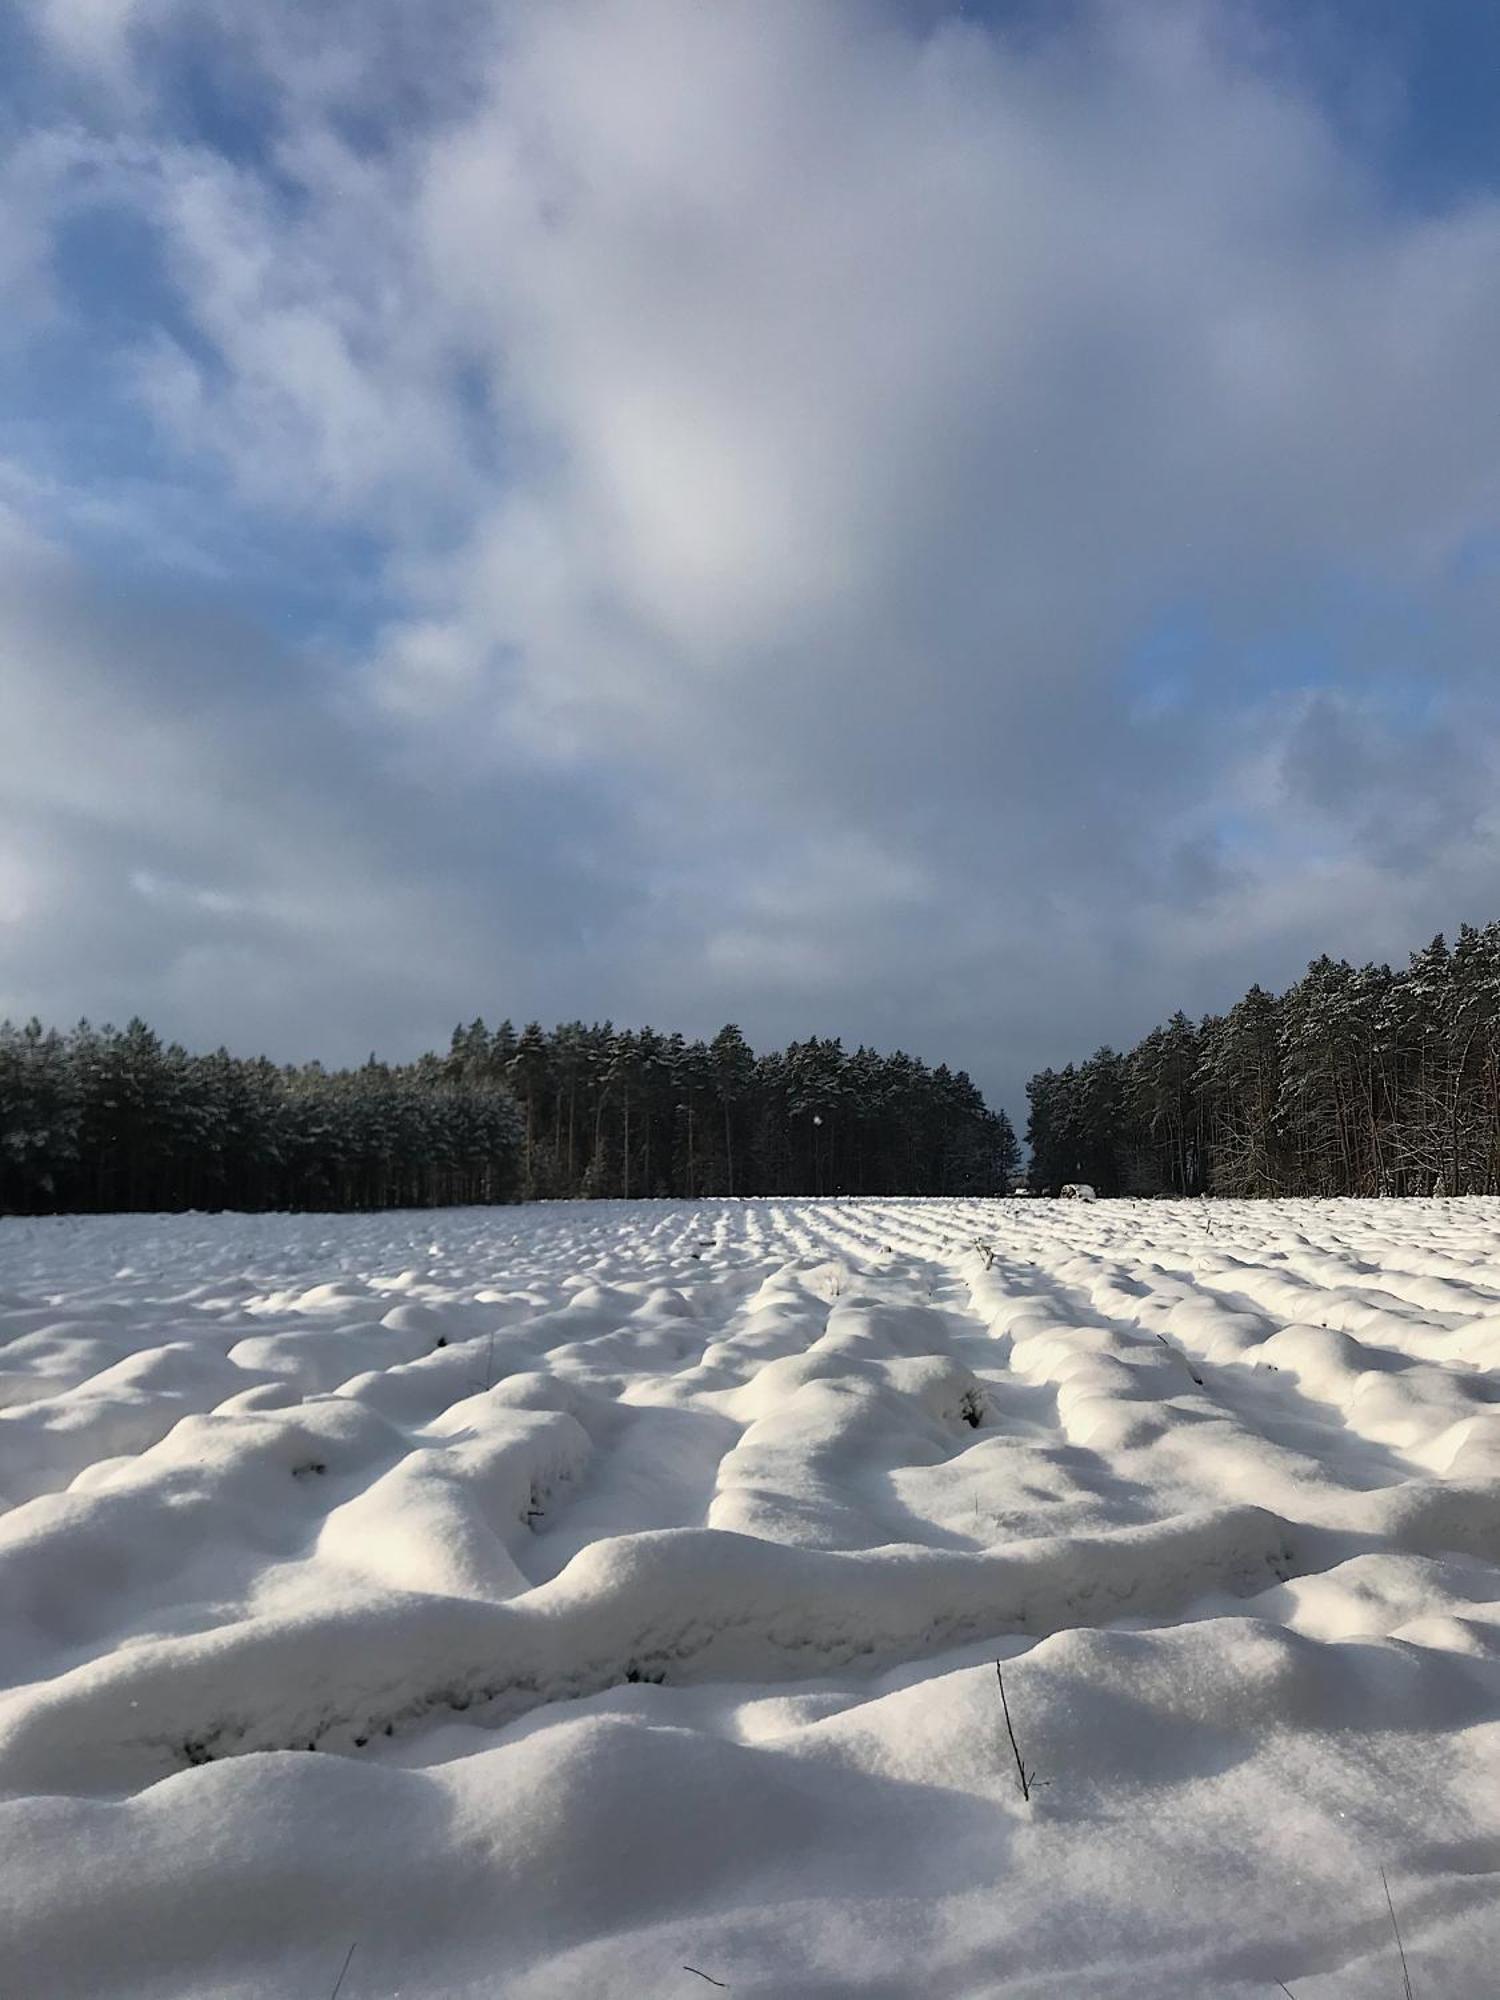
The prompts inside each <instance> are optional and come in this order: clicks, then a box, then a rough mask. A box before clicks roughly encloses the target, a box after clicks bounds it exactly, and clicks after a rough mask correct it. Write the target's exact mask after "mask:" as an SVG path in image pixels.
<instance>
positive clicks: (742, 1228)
mask: <svg viewBox="0 0 1500 2000" xmlns="http://www.w3.org/2000/svg"><path fill="white" fill-rule="evenodd" d="M0 1506H3V1508H4V1509H5V1510H6V1511H4V1512H3V1513H0V1607H3V1617H0V1653H3V1662H0V1686H3V1691H0V1864H3V1865H0V1994H4V1995H5V1996H7V2000H9V1996H11V1995H17V1996H21V1995H25V1996H38V2000H41V1997H42V1996H45V2000H69V1996H74V1995H77V1996H96V1995H103V1994H108V1995H139V1996H161V1997H162V2000H165V1996H189V1995H191V1996H194V2000H203V1996H209V1995H222V1996H235V2000H249V1996H252V1995H253V1996H267V2000H269V1996H273V1995H274V1996H276V2000H286V1996H303V1995H305V1996H308V2000H327V1996H328V1995H329V1994H330V1993H331V1992H332V1990H333V1988H334V1985H335V1982H336V1981H337V1980H338V1978H339V1975H340V1971H341V1968H342V1967H343V1966H344V1962H345V1959H346V1958H348V1955H349V1952H350V1947H351V1946H352V1947H353V1955H352V1958H349V1961H348V1966H347V1971H346V1972H345V1975H344V1980H343V1985H342V1988H341V1992H340V2000H371V1996H375V1995H382V1996H384V1995H394V1994H397V1993H399V1994H402V1995H406V1996H414V1995H465V1996H480V1995H485V1996H491V1995H505V1996H517V1997H518V2000H532V1997H533V1996H543V1995H548V1996H551V1995H558V1996H570V1995H575V1994H577V1995H589V1996H619V2000H657V1996H672V1995H678V1994H682V1995H694V1994H705V1993H709V1992H712V1991H713V1990H714V1987H713V1986H710V1985H709V1984H707V1983H706V1981H707V1980H712V1981H714V1982H716V1983H717V1984H719V1985H722V1986H723V1987H725V1988H727V1989H728V1990H729V1991H730V1992H732V1993H733V1994H734V1995H736V1996H745V1995H756V1996H762V2000H771V1996H775V1997H776V2000H788V1996H791V2000H803V1996H809V2000H811V1997H812V1996H817V1997H818V2000H824V1997H825V1996H826V1997H828V2000H831V1996H836V1995H838V1996H842V1995H854V1994H875V1995H884V1996H889V2000H909V1996H912V1995H922V1996H924V2000H928V1996H930V2000H940V1996H952V2000H959V1996H969V1995H979V1994H985V1995H988V1994H995V1995H1007V1996H1029V1997H1030V2000H1040V1996H1043V1995H1046V1996H1053V1995H1067V1996H1089V1997H1090V2000H1105V1996H1108V2000H1118V1997H1119V1996H1121V1995H1135V1994H1140V1995H1148V1994H1149V1995H1152V1996H1155V2000H1167V1996H1181V2000H1206V1996H1213V2000H1241V1996H1243V2000H1249V1996H1252V1995H1254V1996H1257V2000H1267V1996H1275V1995H1276V1993H1277V1990H1278V1988H1277V1982H1278V1981H1280V1982H1284V1983H1285V1985H1286V1987H1288V1988H1289V1989H1290V1990H1291V1992H1292V1993H1293V1994H1294V1995H1295V1996H1296V2000H1344V1996H1347V1997H1348V2000H1354V1997H1355V1996H1359V2000H1366V1996H1370V1995H1374V1994H1377V1993H1392V1994H1397V1995H1399V1994H1400V1992H1401V1991H1402V1986H1401V1979H1402V1973H1401V1968H1400V1962H1399V1958H1398V1955H1397V1945H1396V1942H1395V1938H1394V1935H1393V1929H1392V1917H1391V1910H1390V1908H1389V1907H1388V1905H1387V1900H1386V1894H1385V1890H1384V1888H1383V1886H1382V1882H1381V1871H1382V1869H1384V1870H1385V1872H1386V1875H1387V1877H1388V1880H1389V1885H1390V1893H1391V1903H1392V1904H1393V1906H1394V1909H1395V1912H1396V1915H1397V1918H1398V1921H1399V1924H1400V1930H1401V1937H1402V1940H1403V1942H1404V1947H1405V1951H1406V1954H1407V1958H1408V1961H1409V1964H1410V1971H1411V1976H1412V1982H1413V1988H1414V1991H1415V1992H1416V1993H1417V1994H1418V1995H1419V1996H1424V2000H1426V1996H1431V2000H1437V1996H1448V2000H1453V1996H1468V1995H1480V1994H1484V1993H1489V1992H1492V1991H1493V1990H1494V1986H1495V1981H1494V1977H1493V1967H1494V1965H1495V1963H1496V1953H1497V1951H1500V1898H1497V1896H1496V1892H1495V1878H1496V1875H1497V1874H1500V1202H1496V1201H1482V1200H1473V1201H1436V1202H1404V1203H1397V1202H1387V1203H1376V1202H1369V1203H1358V1202H1344V1203H1318V1202H1287V1203H1280V1204H1262V1203H1244V1204H1238V1203H1212V1204H1210V1203H1186V1202H1183V1203H1166V1202H1150V1203H1144V1202H1142V1203H1137V1202H1101V1203H1099V1204H1097V1205H1088V1204H1073V1203H1060V1202H1040V1201H1030V1202H1020V1201H1012V1202H1001V1201H968V1202H965V1201H848V1202H840V1201H827V1202H801V1201H799V1202H773V1201H744V1202H723V1203H700V1204H696V1205H693V1204H686V1203H670V1204H668V1203H605V1204H593V1205H571V1204H568V1205H552V1206H539V1207H535V1208H529V1209H499V1210H472V1209H471V1210H451V1211H439V1212H435V1213H402V1214H395V1215H389V1214H387V1215H380V1216H371V1217H362V1216H340V1217H326V1216H293V1217H287V1216H274V1217H272V1216H261V1217H243V1216H201V1215H189V1216H176V1217H166V1218H160V1217H129V1218H123V1217H122V1218H111V1217H103V1218H90V1219H86V1220H79V1219H69V1218H61V1219H45V1220H34V1221H16V1220H12V1221H7V1222H0ZM997 1661H999V1662H1001V1663H1002V1664H1003V1668H1004V1689H1005V1696H1006V1701H1007V1705H1008V1707H1009V1711H1010V1718H1011V1722H1012V1724H1013V1725H1014V1733H1015V1738H1016V1744H1015V1747H1013V1746H1012V1743H1011V1740H1010V1736H1009V1734H1008V1732H1007V1729H1006V1724H1005V1720H1004V1716H1003V1714H1002V1709H1001V1704H1000V1689H999V1686H998V1685H997V1676H996V1662H997ZM309 1753H312V1754H309ZM1018 1753H1019V1755H1020V1757H1021V1759H1022V1761H1023V1763H1024V1766H1025V1768H1026V1770H1027V1771H1028V1773H1029V1772H1031V1771H1032V1770H1033V1769H1034V1770H1035V1772H1036V1774H1037V1776H1038V1777H1039V1779H1040V1780H1041V1781H1043V1782H1042V1783H1041V1784H1040V1786H1039V1787H1038V1788H1037V1789H1036V1790H1035V1791H1034V1792H1033V1794H1032V1796H1031V1798H1030V1800H1029V1801H1023V1799H1022V1796H1021V1788H1020V1784H1019V1782H1018V1771H1017V1754H1018Z"/></svg>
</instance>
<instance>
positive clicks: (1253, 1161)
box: [1027, 922, 1500, 1195]
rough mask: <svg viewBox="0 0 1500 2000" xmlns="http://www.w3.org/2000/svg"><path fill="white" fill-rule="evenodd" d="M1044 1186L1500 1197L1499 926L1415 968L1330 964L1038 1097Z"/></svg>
mask: <svg viewBox="0 0 1500 2000" xmlns="http://www.w3.org/2000/svg"><path fill="white" fill-rule="evenodd" d="M1027 1098H1028V1100H1029V1103H1030V1119H1029V1122H1028V1126H1027V1138H1028V1140H1029V1143H1030V1145H1031V1150H1032V1161H1031V1170H1030V1181H1031V1185H1032V1186H1033V1187H1034V1188H1036V1189H1037V1190H1039V1191H1050V1190H1053V1189H1056V1188H1057V1187H1059V1186H1061V1185H1063V1184H1065V1183H1067V1182H1069V1181H1087V1182H1090V1183H1091V1184H1092V1185H1093V1186H1095V1187H1096V1188H1097V1189H1098V1190H1099V1192H1100V1193H1101V1194H1220V1195H1381V1194H1391V1195H1405V1194H1497V1193H1500V922H1497V923H1490V924H1487V925H1485V926H1483V927H1482V928H1478V927H1475V926H1473V925H1469V924H1465V925H1464V926H1463V927H1462V928H1461V930H1460V931H1459V934H1458V937H1457V939H1456V941H1455V942H1454V944H1453V945H1452V946H1450V945H1449V944H1448V943H1447V942H1446V940H1445V939H1444V938H1443V937H1441V936H1438V937H1435V938H1434V939H1433V941H1432V943H1431V944H1430V945H1428V946H1427V947H1426V948H1425V950H1422V951H1418V952H1413V953H1412V954H1411V958H1410V961H1409V963H1408V964H1407V966H1406V967H1405V968H1404V969H1402V970H1401V971H1396V972H1393V971H1392V970H1391V968H1390V967H1389V966H1386V965H1363V966H1354V965H1350V964H1348V963H1347V962H1346V961H1344V960H1342V959H1332V958H1327V957H1324V958H1319V959H1315V960H1314V961H1313V963H1312V964H1311V965H1309V967H1308V968H1307V972H1306V974H1305V975H1304V977H1303V978H1301V979H1300V980H1298V981H1297V983H1296V984H1295V985H1294V986H1291V987H1289V988H1288V989H1287V991H1286V992H1285V993H1282V994H1280V995H1279V996H1278V995H1276V994H1273V993H1269V992H1267V991H1266V990H1265V989H1264V988H1263V987H1260V986H1252V987H1251V989H1250V991H1249V992H1248V993H1247V994H1246V995H1245V996H1244V998H1243V999H1242V1000H1240V1001H1238V1002H1237V1003H1236V1004H1235V1005H1234V1006H1233V1007H1231V1008H1230V1009H1229V1010H1228V1012H1227V1013H1224V1014H1211V1015H1208V1016H1207V1017H1206V1018H1205V1019H1203V1020H1201V1021H1197V1022H1194V1021H1191V1020H1189V1018H1188V1017H1187V1015H1186V1014H1184V1013H1181V1012H1178V1013H1176V1014H1174V1015H1173V1016H1172V1018H1171V1019H1170V1020H1169V1021H1168V1022H1166V1023H1165V1025H1163V1026H1162V1027H1158V1028H1153V1029H1152V1031H1151V1032H1150V1034H1148V1035H1147V1036H1146V1037H1145V1038H1144V1040H1142V1041H1141V1042H1139V1043H1138V1044H1137V1045H1136V1047H1134V1048H1133V1049H1131V1050H1129V1051H1128V1052H1127V1053H1125V1054H1120V1053H1118V1052H1117V1051H1116V1050H1114V1049H1110V1048H1102V1049H1099V1050H1097V1051H1096V1053H1095V1054H1094V1055H1092V1056H1091V1057H1090V1058H1089V1059H1088V1061H1087V1062H1082V1063H1077V1064H1072V1063H1070V1064H1069V1065H1068V1066H1067V1068H1065V1069H1062V1070H1053V1069H1047V1070H1043V1071H1042V1072H1041V1074H1040V1075H1038V1076H1034V1077H1033V1078H1032V1079H1031V1081H1030V1083H1029V1084H1028V1085H1027Z"/></svg>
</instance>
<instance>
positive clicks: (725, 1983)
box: [682, 1965, 729, 1993]
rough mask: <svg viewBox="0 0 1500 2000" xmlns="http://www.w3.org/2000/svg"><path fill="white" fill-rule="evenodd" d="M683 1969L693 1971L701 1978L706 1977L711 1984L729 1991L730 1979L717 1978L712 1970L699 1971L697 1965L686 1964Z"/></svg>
mask: <svg viewBox="0 0 1500 2000" xmlns="http://www.w3.org/2000/svg"><path fill="white" fill-rule="evenodd" d="M682 1969H683V1971H684V1972H691V1973H693V1974H694V1975H695V1976H696V1977H697V1978H699V1979H706V1980H707V1981H708V1983H709V1985H710V1986H718V1987H721V1988H722V1989H723V1991H724V1992H726V1993H727V1992H728V1991H729V1983H728V1981H727V1980H723V1979H715V1978H714V1976H713V1974H712V1973H711V1972H699V1971H698V1968H697V1966H696V1965H685V1966H684V1967H683V1968H682Z"/></svg>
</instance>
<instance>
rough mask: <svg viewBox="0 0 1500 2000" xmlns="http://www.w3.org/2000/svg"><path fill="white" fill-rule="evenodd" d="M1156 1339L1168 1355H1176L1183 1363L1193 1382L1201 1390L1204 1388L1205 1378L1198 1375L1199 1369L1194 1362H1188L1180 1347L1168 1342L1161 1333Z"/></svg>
mask: <svg viewBox="0 0 1500 2000" xmlns="http://www.w3.org/2000/svg"><path fill="white" fill-rule="evenodd" d="M1156 1337H1157V1339H1158V1340H1159V1341H1160V1342H1161V1344H1162V1346H1163V1347H1164V1348H1165V1349H1166V1350H1167V1352H1168V1354H1175V1355H1176V1356H1177V1359H1178V1360H1179V1361H1180V1362H1181V1363H1182V1365H1183V1367H1184V1368H1185V1369H1186V1370H1187V1372H1188V1373H1189V1375H1191V1376H1192V1378H1193V1380H1194V1381H1195V1382H1196V1383H1197V1384H1198V1387H1199V1388H1200V1389H1201V1388H1202V1387H1203V1377H1202V1376H1201V1375H1200V1374H1199V1373H1198V1371H1197V1369H1196V1368H1195V1367H1194V1366H1193V1364H1192V1362H1191V1361H1189V1360H1188V1358H1187V1356H1186V1355H1185V1354H1184V1353H1183V1351H1182V1349H1181V1348H1180V1347H1174V1346H1173V1345H1172V1343H1171V1341H1170V1340H1168V1338H1167V1336H1166V1335H1165V1334H1164V1333H1159V1334H1158V1335H1157V1336H1156Z"/></svg>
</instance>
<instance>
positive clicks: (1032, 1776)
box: [995, 1660, 1037, 1805]
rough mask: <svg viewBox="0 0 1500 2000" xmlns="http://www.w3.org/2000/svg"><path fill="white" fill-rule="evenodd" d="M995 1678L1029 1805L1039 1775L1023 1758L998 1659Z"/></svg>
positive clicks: (1023, 1795)
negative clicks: (1012, 1722)
mask: <svg viewBox="0 0 1500 2000" xmlns="http://www.w3.org/2000/svg"><path fill="white" fill-rule="evenodd" d="M995 1679H996V1680H997V1681H998V1682H999V1683H1000V1707H1001V1709H1002V1710H1003V1711H1004V1714H1005V1733H1006V1735H1007V1736H1008V1737H1009V1738H1010V1747H1011V1752H1012V1754H1013V1755H1014V1757H1015V1760H1016V1776H1017V1777H1018V1778H1019V1779H1020V1780H1021V1798H1022V1801H1023V1803H1025V1804H1028V1805H1029V1804H1030V1802H1031V1794H1032V1792H1033V1790H1034V1789H1035V1786H1036V1783H1037V1775H1036V1772H1035V1771H1028V1770H1027V1768H1026V1765H1025V1762H1024V1760H1023V1759H1022V1756H1021V1746H1020V1744H1019V1743H1017V1741H1016V1732H1015V1730H1014V1728H1013V1727H1012V1725H1011V1719H1010V1703H1009V1702H1008V1701H1007V1700H1006V1699H1005V1676H1004V1674H1003V1673H1002V1672H1001V1671H1000V1662H999V1661H998V1660H996V1662H995Z"/></svg>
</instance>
